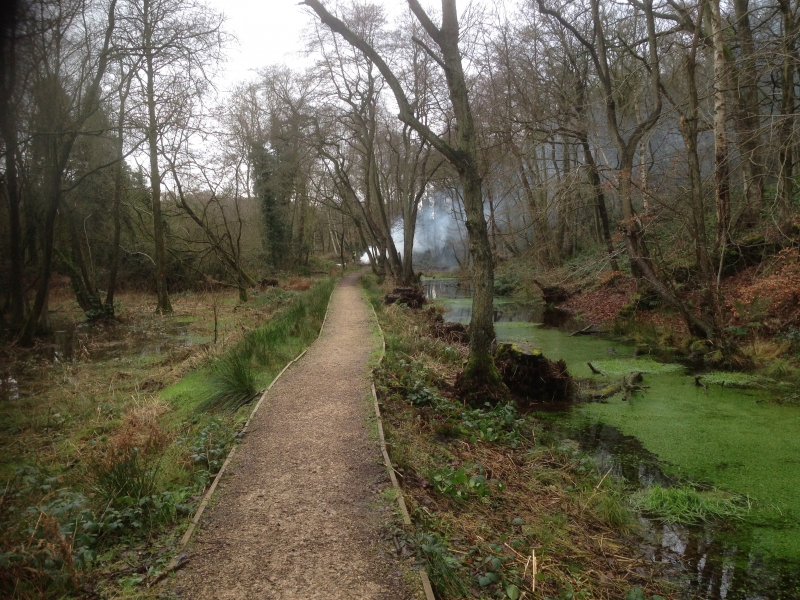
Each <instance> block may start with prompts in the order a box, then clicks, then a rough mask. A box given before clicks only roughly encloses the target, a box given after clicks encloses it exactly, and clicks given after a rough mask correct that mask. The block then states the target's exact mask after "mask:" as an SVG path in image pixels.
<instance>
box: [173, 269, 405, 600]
mask: <svg viewBox="0 0 800 600" xmlns="http://www.w3.org/2000/svg"><path fill="white" fill-rule="evenodd" d="M358 277H359V275H358V274H353V275H350V276H348V277H346V278H344V279H343V280H342V281H341V283H340V284H339V285H338V286H337V287H336V289H335V290H334V292H333V297H332V299H331V304H330V308H329V312H328V321H327V322H326V324H325V331H324V333H323V335H322V337H321V338H320V339H319V340H317V342H315V343H314V344H313V345H312V346H311V348H309V350H308V352H307V353H306V355H305V356H304V357H303V358H302V359H301V360H300V361H298V362H297V363H295V364H294V365H292V366H291V367H290V368H289V369H288V370H287V371H286V373H284V374H283V376H282V377H281V378H280V379H279V380H278V382H277V383H276V384H275V386H274V387H273V388H272V390H270V393H269V395H268V396H267V398H266V399H265V401H264V403H263V404H262V405H261V408H260V409H259V411H258V413H256V415H255V416H254V417H253V421H252V423H251V424H250V429H249V433H248V434H247V436H246V438H245V440H244V442H243V444H242V446H241V447H240V448H239V449H238V450H237V451H236V455H235V456H234V458H233V460H232V461H231V465H230V467H229V470H228V471H227V473H226V474H225V475H224V476H223V478H222V481H221V482H220V486H219V489H218V491H217V492H216V493H215V502H214V504H215V508H214V509H213V510H211V511H210V513H209V512H207V513H206V516H204V518H203V520H202V521H201V529H200V531H199V532H198V533H197V534H196V535H195V537H194V540H193V542H192V543H191V545H190V547H189V548H190V549H189V550H188V555H189V562H188V563H187V565H186V566H185V567H184V568H183V569H181V570H180V571H178V573H177V576H176V578H175V579H174V580H173V584H172V589H173V592H174V593H175V594H176V595H177V596H178V597H180V598H186V599H191V600H195V599H198V600H200V599H205V598H219V599H223V598H224V599H229V598H230V599H233V598H236V599H239V598H248V599H249V598H265V599H281V600H284V599H285V600H289V599H303V600H306V599H310V598H320V599H323V598H325V599H334V600H338V599H340V598H359V599H361V598H364V599H373V598H374V599H380V600H383V599H386V600H390V599H391V600H403V599H405V598H416V597H418V596H417V594H418V592H414V591H411V590H410V589H409V587H408V586H407V584H406V583H405V580H404V578H403V575H402V572H401V570H400V567H399V563H398V559H397V558H396V556H395V555H394V554H393V553H392V552H391V551H390V550H389V544H388V543H387V542H385V541H383V540H382V538H381V532H380V529H381V526H382V525H383V524H385V523H387V522H388V521H390V520H391V518H392V515H391V511H390V509H389V508H387V507H386V503H385V502H384V501H383V500H382V498H381V496H380V492H381V490H382V489H384V488H385V487H386V486H387V485H388V478H387V477H386V471H385V468H384V467H383V464H382V462H381V460H380V457H381V454H380V447H379V445H378V442H377V441H376V440H375V439H374V436H371V435H370V434H369V426H368V423H367V420H366V419H367V417H368V416H369V414H370V413H369V412H368V411H369V410H370V404H369V402H368V400H367V399H368V394H369V372H368V369H367V360H368V358H369V355H370V352H372V351H373V350H374V349H375V348H376V346H375V340H374V338H373V336H372V334H371V332H370V320H371V318H372V315H371V311H370V310H369V308H368V306H367V305H366V303H365V301H364V299H363V298H362V296H361V292H360V290H359V287H358Z"/></svg>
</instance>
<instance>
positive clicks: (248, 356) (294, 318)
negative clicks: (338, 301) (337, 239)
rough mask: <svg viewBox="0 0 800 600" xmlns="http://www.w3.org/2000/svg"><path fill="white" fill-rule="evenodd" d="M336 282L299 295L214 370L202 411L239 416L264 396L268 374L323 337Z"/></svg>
mask: <svg viewBox="0 0 800 600" xmlns="http://www.w3.org/2000/svg"><path fill="white" fill-rule="evenodd" d="M334 285H335V280H333V279H330V278H326V279H322V280H319V281H317V282H315V283H314V284H313V285H310V286H309V287H306V288H304V289H306V290H307V291H305V292H303V293H299V292H295V293H293V294H292V296H291V297H289V299H287V300H286V301H285V304H284V306H283V308H281V309H280V310H279V311H278V312H277V313H276V314H275V315H274V316H273V318H272V319H270V320H269V321H268V322H266V323H264V324H263V325H261V326H260V327H258V328H256V329H254V330H252V331H249V332H247V333H246V334H245V336H244V338H243V339H242V340H241V341H240V342H239V343H237V344H236V345H234V346H233V347H232V348H231V349H230V350H228V352H226V353H225V354H224V355H222V356H221V357H220V358H219V359H217V361H216V362H215V364H214V365H213V366H212V367H211V369H210V371H209V373H208V376H207V377H206V380H205V385H204V388H205V389H204V393H202V394H201V396H202V398H201V401H200V403H199V405H198V410H200V411H205V412H208V411H219V410H227V411H235V410H237V409H238V408H240V407H241V406H244V405H245V404H247V403H248V402H250V401H252V400H253V399H254V398H255V397H256V396H257V395H258V394H257V392H258V390H259V387H260V384H262V383H264V382H263V376H264V374H265V373H268V372H270V371H273V370H274V369H275V368H278V367H279V366H282V365H284V364H286V362H288V361H289V360H291V359H292V358H294V357H295V356H296V355H297V354H298V353H299V352H300V351H301V350H302V348H305V347H306V346H307V345H308V344H309V343H311V342H312V341H313V340H314V339H315V338H316V336H317V334H318V333H319V328H320V326H321V325H322V320H323V318H324V317H325V312H326V310H327V307H328V299H329V298H330V295H331V293H332V291H333V287H334Z"/></svg>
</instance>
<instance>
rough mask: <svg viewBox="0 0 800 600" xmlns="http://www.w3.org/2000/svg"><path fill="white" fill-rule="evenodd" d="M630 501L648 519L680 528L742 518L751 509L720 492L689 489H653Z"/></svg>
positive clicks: (745, 503)
mask: <svg viewBox="0 0 800 600" xmlns="http://www.w3.org/2000/svg"><path fill="white" fill-rule="evenodd" d="M631 501H632V504H633V506H634V508H636V509H637V510H641V511H643V512H645V513H646V514H647V515H648V516H649V517H651V518H655V519H659V520H662V521H666V522H668V523H680V524H682V525H698V524H700V523H704V522H706V521H710V520H714V519H731V518H742V517H743V516H745V515H746V514H747V513H748V512H749V510H750V507H751V505H750V501H749V499H747V498H737V497H734V496H732V495H731V494H729V493H726V492H722V491H720V490H698V489H696V488H694V487H692V486H689V485H684V486H680V487H662V486H660V485H653V486H650V487H647V488H645V489H643V490H640V491H639V492H637V493H636V494H634V495H633V497H632V498H631Z"/></svg>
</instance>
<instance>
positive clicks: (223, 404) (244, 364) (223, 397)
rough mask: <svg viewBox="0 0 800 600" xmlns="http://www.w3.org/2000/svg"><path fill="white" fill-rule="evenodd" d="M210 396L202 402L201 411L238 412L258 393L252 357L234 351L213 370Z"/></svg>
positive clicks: (218, 362) (209, 379)
mask: <svg viewBox="0 0 800 600" xmlns="http://www.w3.org/2000/svg"><path fill="white" fill-rule="evenodd" d="M207 386H208V395H207V396H206V397H205V398H204V399H203V400H202V402H201V403H200V406H199V407H198V408H199V410H206V411H207V410H213V409H219V410H236V409H237V408H239V406H241V405H242V404H244V403H246V402H247V401H248V400H250V399H251V398H252V397H253V395H254V394H255V393H256V372H255V370H254V369H253V367H252V365H251V360H250V356H249V355H248V354H247V353H245V352H242V351H241V350H233V351H231V352H229V353H227V354H226V355H224V356H223V357H222V358H220V359H219V360H218V361H217V363H216V364H215V365H214V366H213V367H212V368H211V374H210V375H209V378H208V381H207Z"/></svg>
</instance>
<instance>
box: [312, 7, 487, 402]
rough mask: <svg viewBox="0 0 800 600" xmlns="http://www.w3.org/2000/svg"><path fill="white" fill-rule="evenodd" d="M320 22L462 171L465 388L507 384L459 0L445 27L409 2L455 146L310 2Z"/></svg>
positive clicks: (370, 52)
mask: <svg viewBox="0 0 800 600" xmlns="http://www.w3.org/2000/svg"><path fill="white" fill-rule="evenodd" d="M304 4H305V5H307V6H309V7H311V9H312V10H314V12H316V13H317V15H318V16H319V18H320V19H321V20H322V22H323V23H325V25H327V26H328V27H330V28H331V30H332V31H334V32H335V33H338V34H339V35H341V36H342V37H343V38H344V39H345V40H346V41H347V42H348V43H349V44H351V45H352V46H354V47H356V48H358V49H359V50H360V51H361V52H363V53H364V54H365V55H366V56H367V57H368V58H369V59H370V60H371V61H372V62H373V63H374V64H375V65H376V66H377V67H378V70H379V71H380V73H381V75H382V76H383V77H384V79H385V80H386V82H387V84H388V85H389V87H390V88H391V90H392V92H393V93H394V96H395V100H396V101H397V104H398V106H399V108H400V114H399V118H400V120H401V121H403V122H404V123H406V124H407V125H408V126H410V127H412V128H413V129H414V130H415V131H417V133H419V134H420V135H421V136H423V137H424V138H425V139H426V140H427V141H428V142H429V143H430V144H431V145H432V146H433V147H434V148H436V149H437V150H438V151H439V152H441V153H442V155H443V156H444V157H445V158H446V159H447V160H448V162H450V164H451V165H452V166H453V168H454V169H455V170H456V171H457V172H458V175H459V178H460V181H461V186H462V188H463V194H464V205H465V209H466V214H467V220H466V227H467V232H468V234H469V246H470V253H471V255H472V260H473V285H474V296H473V302H472V320H471V321H470V356H469V360H468V362H467V365H466V366H465V368H464V372H463V374H462V380H461V381H462V384H463V385H464V387H465V389H469V388H472V389H480V388H481V387H483V386H489V387H492V388H493V387H496V386H498V385H502V383H501V380H500V376H499V374H498V372H497V369H496V368H495V366H494V359H493V356H492V342H493V340H494V325H493V322H492V314H493V310H492V298H493V296H494V260H493V256H492V248H491V245H490V243H489V235H488V231H487V227H486V218H485V217H484V212H483V191H482V179H481V175H480V168H479V165H478V147H477V135H476V132H475V123H474V119H473V116H472V109H471V107H470V102H469V91H468V86H467V81H466V77H465V75H464V69H463V66H462V62H461V51H460V49H459V45H458V42H459V24H458V13H457V11H456V3H455V0H442V24H441V26H437V25H436V24H434V22H433V21H432V20H431V18H430V17H429V16H428V14H427V13H426V12H425V10H424V9H423V8H422V6H421V5H420V4H419V2H417V0H408V5H409V8H410V9H411V11H412V12H413V13H414V16H415V17H416V18H417V20H418V21H419V22H420V24H421V25H422V26H423V28H424V29H425V32H426V34H427V35H428V37H429V38H430V40H432V42H433V43H434V44H435V46H436V48H438V53H437V52H436V51H435V50H434V49H433V48H431V47H430V46H429V45H428V44H427V43H426V42H425V41H423V40H421V39H416V40H415V43H417V44H419V45H420V46H421V47H422V48H423V49H425V51H426V52H427V53H428V54H429V55H430V56H431V57H432V58H434V60H436V62H437V63H438V64H439V66H440V67H441V68H442V70H443V71H444V73H445V76H446V79H447V87H448V90H449V93H450V102H451V108H452V110H453V115H454V118H455V126H454V132H453V138H454V139H453V141H452V142H450V141H448V140H447V139H445V138H444V137H442V136H441V135H438V134H436V133H434V132H433V130H431V129H430V128H429V127H428V126H427V125H426V124H424V123H422V122H421V121H420V120H419V119H418V118H417V116H416V115H415V113H414V110H413V108H412V105H411V103H410V102H409V100H408V98H407V96H406V93H405V90H404V89H403V86H402V85H401V83H400V81H399V80H398V78H397V76H396V75H395V74H394V72H393V71H392V70H391V68H390V67H389V66H388V65H387V64H386V62H385V61H384V60H383V58H382V57H381V56H380V55H379V54H378V52H377V51H376V50H375V49H374V48H373V47H372V46H371V45H370V44H368V43H367V42H366V41H364V39H362V38H361V37H359V36H358V35H356V34H355V33H354V32H353V31H352V30H351V29H350V28H349V27H348V26H347V25H346V24H345V23H344V22H343V21H342V20H341V19H338V18H337V17H335V16H334V15H332V14H331V13H330V12H328V10H326V9H325V7H324V6H323V5H322V4H321V3H320V2H319V1H318V0H305V2H304Z"/></svg>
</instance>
